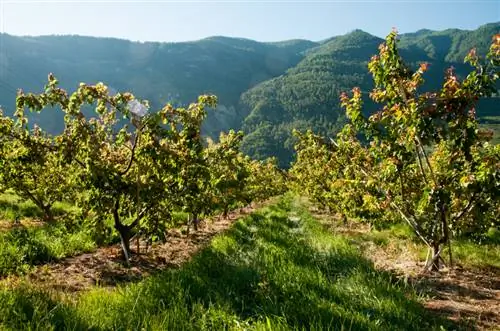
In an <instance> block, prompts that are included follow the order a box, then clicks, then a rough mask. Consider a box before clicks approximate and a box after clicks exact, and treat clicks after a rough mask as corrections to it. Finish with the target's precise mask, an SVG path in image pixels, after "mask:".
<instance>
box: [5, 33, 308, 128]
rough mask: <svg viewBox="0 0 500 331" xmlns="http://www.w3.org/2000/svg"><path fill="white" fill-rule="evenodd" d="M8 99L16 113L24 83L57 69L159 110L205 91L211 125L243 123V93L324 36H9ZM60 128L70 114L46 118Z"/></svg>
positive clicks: (29, 88) (30, 85) (33, 88)
mask: <svg viewBox="0 0 500 331" xmlns="http://www.w3.org/2000/svg"><path fill="white" fill-rule="evenodd" d="M0 41H1V45H2V47H0V60H1V61H0V104H1V105H3V108H4V109H5V110H6V111H8V112H12V109H13V107H14V103H15V96H16V90H17V89H18V88H22V89H23V90H24V91H25V92H38V91H40V88H41V87H43V85H44V84H45V83H46V80H47V74H48V73H49V72H52V73H54V75H55V76H56V77H57V78H58V79H59V81H60V82H61V84H62V87H64V88H67V89H69V90H74V89H75V88H76V87H77V86H78V84H79V83H80V82H86V83H96V82H98V81H102V82H104V83H105V84H107V85H108V86H110V87H112V88H113V89H114V90H118V91H124V90H129V91H132V92H133V93H134V94H135V95H136V96H137V97H138V98H141V99H147V100H149V101H150V102H151V104H152V108H153V109H155V108H156V109H157V108H158V107H161V106H162V105H164V104H165V103H167V102H172V103H175V104H185V103H188V102H192V101H194V100H196V97H197V96H198V95H200V94H202V93H213V94H216V95H217V96H218V97H219V109H218V111H217V112H211V116H210V117H209V119H208V121H207V123H206V124H205V132H206V133H208V134H210V135H212V136H218V135H219V132H220V131H221V130H228V129H229V128H238V127H239V126H240V123H241V121H242V120H243V117H242V115H241V114H240V113H239V111H238V110H239V108H238V107H237V106H238V102H239V97H240V95H241V93H243V92H244V91H246V90H248V89H249V88H251V87H252V86H254V85H255V84H257V83H259V82H262V81H265V80H266V79H269V78H272V77H274V76H277V75H280V74H282V73H283V72H284V71H285V70H286V69H288V68H290V67H292V66H294V65H295V64H296V63H297V62H298V61H299V60H300V59H301V58H302V56H301V55H300V53H301V52H302V51H304V50H306V49H309V48H310V47H312V46H315V45H316V43H314V42H310V41H303V40H291V41H287V42H280V43H260V42H256V41H253V40H247V39H236V38H227V37H211V38H207V39H203V40H199V41H194V42H183V43H152V42H148V43H139V42H130V41H126V40H120V39H111V38H93V37H80V36H44V37H14V36H10V35H5V34H3V35H1V36H0ZM37 120H38V121H40V122H43V123H44V127H48V128H49V129H50V130H57V128H59V127H60V126H61V125H62V124H61V123H62V121H60V120H59V121H54V120H53V119H52V118H46V117H44V118H38V119H37Z"/></svg>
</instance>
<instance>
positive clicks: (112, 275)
mask: <svg viewBox="0 0 500 331" xmlns="http://www.w3.org/2000/svg"><path fill="white" fill-rule="evenodd" d="M264 204H266V203H260V204H254V205H252V206H248V207H245V208H241V209H238V210H235V211H232V212H230V213H229V215H228V217H227V218H221V217H212V218H210V219H207V220H205V221H202V222H201V223H200V224H199V226H198V231H194V230H193V229H191V230H190V234H189V235H186V234H185V231H184V230H185V226H184V227H183V229H182V230H181V229H171V230H169V231H168V237H167V241H166V242H165V243H162V244H154V245H153V246H150V247H148V249H147V251H146V248H147V246H146V243H145V242H144V241H142V240H139V242H137V240H133V241H132V242H131V249H132V251H133V255H132V256H131V259H130V265H129V266H126V265H125V264H124V260H123V257H122V250H121V247H120V245H113V246H109V247H101V248H98V249H97V250H96V251H94V252H92V253H87V254H82V255H78V256H74V257H70V258H66V259H63V260H61V261H58V262H56V263H49V264H44V265H40V266H37V267H36V268H35V269H34V270H33V271H31V272H30V273H29V274H27V275H25V276H22V277H20V276H9V277H8V278H6V279H4V280H3V281H2V282H3V283H4V285H8V286H16V285H17V284H18V283H19V282H24V281H28V282H29V283H31V284H34V285H36V286H38V287H42V288H48V289H51V290H56V291H62V292H66V293H67V292H77V291H82V290H87V289H90V288H92V287H94V286H100V287H114V286H116V285H117V284H120V283H127V282H136V281H139V280H141V279H143V278H144V277H147V276H149V275H152V274H154V273H157V272H159V271H161V270H164V269H166V268H178V267H179V266H180V265H182V264H183V263H184V262H186V261H188V260H189V259H190V258H191V256H193V254H195V253H196V252H197V251H199V250H200V249H202V248H203V247H205V246H206V245H207V244H208V243H209V242H210V240H211V239H212V238H213V237H214V236H215V235H217V234H219V233H221V232H223V231H225V230H226V229H228V228H229V227H230V226H231V225H232V224H233V223H234V222H235V221H236V220H238V219H239V218H240V217H242V216H244V215H247V214H249V213H252V212H253V211H254V210H255V209H257V208H260V207H262V206H263V205H264ZM137 244H139V252H137Z"/></svg>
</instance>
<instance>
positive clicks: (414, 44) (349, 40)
mask: <svg viewBox="0 0 500 331" xmlns="http://www.w3.org/2000/svg"><path fill="white" fill-rule="evenodd" d="M498 31H500V22H497V23H491V24H486V25H484V26H481V27H480V28H478V29H477V30H474V31H464V30H458V29H449V30H445V31H431V30H420V31H417V32H414V33H408V34H402V35H401V37H400V48H401V53H402V55H403V57H404V58H405V59H406V60H407V62H408V63H409V64H410V65H412V66H416V65H418V63H419V62H422V61H426V62H429V63H430V70H429V71H428V72H427V73H426V76H425V78H426V86H427V87H429V88H436V87H438V86H439V84H440V83H441V82H442V78H443V73H444V71H445V69H446V68H449V67H450V66H453V67H454V68H455V70H456V71H457V72H458V74H459V75H463V74H464V73H466V72H468V70H469V69H470V68H469V67H468V66H465V65H464V64H463V58H464V56H465V55H466V54H467V52H468V50H470V49H471V48H473V47H477V50H478V53H480V54H485V53H486V50H487V47H488V45H489V42H490V40H491V36H492V35H494V34H495V33H498ZM0 38H1V42H2V47H1V49H0V60H1V61H0V105H2V108H4V110H5V111H6V112H7V113H11V112H12V111H13V108H14V102H15V95H16V90H17V89H18V88H22V89H23V90H24V91H27V92H31V91H32V92H39V90H40V87H41V86H43V84H44V83H45V81H46V77H47V74H48V73H49V72H53V73H54V74H55V75H56V77H58V79H59V80H60V81H61V83H62V86H63V87H64V88H67V89H69V90H70V91H71V90H74V88H76V86H77V85H78V83H79V82H82V81H83V82H87V83H95V82H97V81H103V82H105V83H106V84H107V85H108V86H110V87H112V88H113V89H114V90H119V91H123V90H130V91H133V93H134V94H135V95H136V96H137V97H139V98H141V99H148V100H149V101H150V102H151V104H152V108H153V109H156V108H158V107H160V106H162V105H163V104H165V103H167V102H172V103H174V104H177V105H178V104H186V103H188V102H191V101H193V100H195V98H196V97H197V96H198V95H199V94H202V93H214V94H216V95H217V96H218V97H219V106H218V109H217V111H215V112H210V115H209V118H208V120H207V121H206V123H205V125H204V133H205V134H206V135H209V136H211V137H212V138H216V137H217V136H218V134H219V132H220V131H227V130H228V129H231V128H233V129H241V128H242V129H243V130H244V131H245V133H246V137H245V138H244V141H243V150H244V151H245V152H246V153H247V154H249V155H250V156H252V157H254V158H259V159H263V158H265V157H268V156H277V157H278V159H279V161H280V165H281V166H283V167H288V165H289V163H290V162H291V161H292V160H293V145H294V140H293V138H292V137H291V131H292V129H294V128H296V129H299V130H305V129H313V130H314V131H316V132H318V133H321V134H327V135H333V134H334V133H335V132H336V131H337V130H338V129H339V128H340V127H341V125H342V124H343V115H342V114H343V111H342V110H341V109H340V106H339V98H338V97H339V94H340V92H341V91H345V90H350V89H351V88H352V87H353V86H360V87H361V88H362V90H363V91H365V92H367V91H369V89H370V88H371V78H370V75H369V74H368V72H367V67H366V66H367V63H368V61H369V59H370V57H371V56H372V55H373V54H375V53H377V47H378V45H379V44H380V43H381V42H382V39H380V38H378V37H375V36H372V35H370V34H368V33H366V32H363V31H361V30H355V31H353V32H351V33H348V34H346V35H343V36H336V37H332V38H329V39H327V40H324V41H321V42H313V41H308V40H300V39H297V40H289V41H282V42H273V43H263V42H257V41H253V40H248V39H240V38H228V37H221V36H217V37H211V38H206V39H202V40H198V41H192V42H182V43H153V42H147V43H139V42H131V41H126V40H119V39H111V38H93V37H80V36H45V37H15V36H10V35H6V34H2V35H0ZM497 104H498V99H491V100H486V101H484V102H482V104H481V105H480V107H479V109H478V114H479V115H480V116H481V118H482V119H483V120H482V121H483V122H485V123H487V124H488V125H489V127H492V128H497V127H498V124H499V121H498V119H497V117H496V116H498V106H497ZM366 106H367V107H366V111H368V112H369V111H371V110H373V109H374V108H373V105H371V104H370V103H368V104H367V105H366ZM32 117H34V118H35V120H36V121H37V122H41V124H42V126H43V127H45V128H48V129H49V131H57V130H58V129H59V128H60V127H61V125H62V119H60V118H53V117H47V115H38V114H33V115H32ZM496 139H498V137H496Z"/></svg>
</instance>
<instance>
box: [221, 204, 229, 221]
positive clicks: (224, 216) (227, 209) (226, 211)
mask: <svg viewBox="0 0 500 331" xmlns="http://www.w3.org/2000/svg"><path fill="white" fill-rule="evenodd" d="M228 214H229V208H228V206H225V207H224V213H223V214H222V217H223V218H224V219H227V215H228Z"/></svg>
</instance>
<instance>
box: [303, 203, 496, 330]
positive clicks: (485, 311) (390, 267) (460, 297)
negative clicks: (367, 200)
mask: <svg viewBox="0 0 500 331" xmlns="http://www.w3.org/2000/svg"><path fill="white" fill-rule="evenodd" d="M311 212H312V213H313V214H314V216H315V217H316V218H318V219H319V220H320V222H322V223H323V224H324V225H325V226H326V227H328V228H329V229H330V230H331V231H333V232H335V233H340V234H342V235H344V236H346V237H347V238H350V239H351V241H352V243H353V244H355V245H357V246H359V247H360V248H361V249H362V250H363V252H364V254H365V256H367V257H368V258H369V259H370V260H372V261H373V263H374V265H375V267H376V268H377V269H379V270H384V271H389V272H391V273H392V274H394V275H396V278H397V279H399V280H404V281H406V282H408V283H410V284H412V285H413V286H414V287H415V288H416V289H417V291H418V292H419V293H421V294H422V295H423V296H424V298H425V300H424V302H423V304H424V306H425V307H426V308H427V309H429V310H431V311H433V312H435V313H436V314H440V315H442V316H445V317H446V318H448V319H450V320H453V321H456V322H458V323H459V325H461V326H462V327H463V328H464V329H466V330H500V269H498V268H487V269H486V268H483V269H479V268H474V269H472V268H464V267H462V266H460V265H456V266H455V267H454V268H452V269H448V268H443V269H442V270H441V271H440V272H437V273H431V272H423V269H424V266H425V262H424V261H420V260H419V257H418V255H417V254H416V252H417V251H418V248H417V247H418V245H417V244H415V243H410V242H405V243H404V247H401V246H399V247H395V246H397V245H400V244H401V242H400V243H399V244H398V243H397V241H396V243H393V242H391V241H389V242H388V243H385V244H383V245H377V244H376V243H374V242H373V240H370V239H367V238H369V237H368V236H366V235H368V234H369V233H370V231H371V229H370V226H369V225H367V224H360V223H349V224H346V223H343V222H341V221H340V220H341V218H335V217H333V216H331V215H328V214H326V213H322V212H319V211H317V210H315V209H312V210H311Z"/></svg>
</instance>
